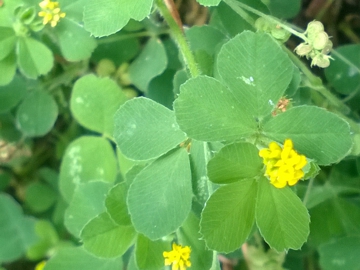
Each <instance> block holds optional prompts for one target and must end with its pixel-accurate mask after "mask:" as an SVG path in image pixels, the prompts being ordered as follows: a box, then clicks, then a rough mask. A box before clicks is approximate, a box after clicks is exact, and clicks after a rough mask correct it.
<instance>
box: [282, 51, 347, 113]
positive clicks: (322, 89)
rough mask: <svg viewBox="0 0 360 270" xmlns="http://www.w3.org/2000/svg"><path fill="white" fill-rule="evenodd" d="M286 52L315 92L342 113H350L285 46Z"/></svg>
mask: <svg viewBox="0 0 360 270" xmlns="http://www.w3.org/2000/svg"><path fill="white" fill-rule="evenodd" d="M283 48H284V50H285V51H286V52H287V53H288V55H289V57H290V58H291V60H293V62H294V64H295V65H296V66H297V67H298V68H299V69H300V70H301V71H302V73H303V74H304V75H305V77H306V78H307V80H308V82H309V83H310V85H309V86H310V87H311V88H312V89H314V90H315V91H317V92H319V93H320V94H321V95H322V96H324V97H325V98H326V99H327V100H328V101H329V102H330V103H331V104H332V105H333V106H334V107H335V108H337V109H338V110H339V111H341V112H342V113H345V114H347V113H349V112H350V109H349V108H348V107H347V106H346V105H345V104H344V103H343V102H342V101H341V100H340V99H339V98H337V97H336V96H335V95H334V94H332V93H331V92H330V91H329V90H328V89H327V88H326V87H324V85H323V83H322V80H321V79H320V78H319V77H317V76H315V75H314V74H313V73H312V72H311V71H310V70H309V69H308V67H307V66H306V65H305V64H304V63H303V62H302V61H301V60H300V59H299V58H298V57H297V56H295V55H294V54H293V53H292V52H291V51H290V50H289V49H288V48H286V47H285V46H283Z"/></svg>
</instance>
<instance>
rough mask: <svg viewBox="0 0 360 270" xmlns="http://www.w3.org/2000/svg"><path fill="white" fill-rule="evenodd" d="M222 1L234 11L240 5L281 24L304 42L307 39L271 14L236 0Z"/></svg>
mask: <svg viewBox="0 0 360 270" xmlns="http://www.w3.org/2000/svg"><path fill="white" fill-rule="evenodd" d="M224 2H225V3H226V4H227V5H228V6H229V7H231V8H232V9H233V10H234V11H235V12H237V9H236V7H241V8H243V9H245V10H247V11H250V12H251V13H253V14H255V15H258V16H260V17H263V18H265V19H267V20H268V21H270V22H273V23H276V24H277V25H279V26H281V27H282V28H283V29H285V30H287V31H289V32H290V33H292V34H293V35H295V36H297V37H299V38H301V39H302V40H304V41H306V42H308V39H307V37H306V36H305V35H304V34H302V33H300V32H298V31H296V30H294V29H293V28H291V27H289V26H288V25H286V24H285V23H283V22H281V21H280V20H278V19H276V18H274V17H272V16H269V15H266V14H264V13H262V12H260V11H258V10H256V9H254V8H252V7H250V6H248V5H246V4H244V3H241V2H238V1H236V0H224ZM237 13H238V12H237ZM238 14H239V15H240V16H241V14H240V13H238Z"/></svg>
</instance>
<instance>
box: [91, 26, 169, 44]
mask: <svg viewBox="0 0 360 270" xmlns="http://www.w3.org/2000/svg"><path fill="white" fill-rule="evenodd" d="M164 34H170V32H169V30H168V29H166V30H162V31H158V32H151V31H143V32H137V33H129V34H123V35H115V36H110V37H107V38H102V39H99V40H98V41H97V43H98V44H107V43H112V42H116V41H121V40H126V39H130V38H139V37H156V36H159V35H164Z"/></svg>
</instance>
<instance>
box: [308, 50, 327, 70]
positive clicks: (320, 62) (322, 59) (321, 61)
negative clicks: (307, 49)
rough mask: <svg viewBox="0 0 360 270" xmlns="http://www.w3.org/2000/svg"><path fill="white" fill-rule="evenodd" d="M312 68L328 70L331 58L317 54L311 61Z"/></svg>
mask: <svg viewBox="0 0 360 270" xmlns="http://www.w3.org/2000/svg"><path fill="white" fill-rule="evenodd" d="M311 66H318V67H321V68H327V67H328V66H330V56H328V55H324V54H321V53H320V54H317V55H316V56H315V57H314V58H313V60H312V61H311Z"/></svg>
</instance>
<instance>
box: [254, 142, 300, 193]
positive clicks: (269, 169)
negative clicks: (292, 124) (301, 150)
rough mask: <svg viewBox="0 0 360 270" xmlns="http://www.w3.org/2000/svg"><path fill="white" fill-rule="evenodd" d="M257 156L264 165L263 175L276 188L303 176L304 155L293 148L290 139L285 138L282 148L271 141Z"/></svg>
mask: <svg viewBox="0 0 360 270" xmlns="http://www.w3.org/2000/svg"><path fill="white" fill-rule="evenodd" d="M259 156H260V157H262V158H263V160H264V161H263V162H264V164H265V165H266V171H265V175H266V176H268V177H269V178H270V183H271V184H273V185H274V186H275V187H277V188H283V187H285V186H286V184H288V185H289V186H293V185H295V184H296V183H297V182H298V181H299V180H300V179H301V178H302V177H304V172H303V170H302V169H303V168H304V167H305V165H306V163H307V161H306V157H305V156H304V155H299V154H298V153H297V152H296V151H295V150H294V149H293V142H292V140H291V139H286V140H285V142H284V146H283V148H281V146H280V145H279V144H277V143H276V142H271V143H270V144H269V148H265V149H261V150H260V151H259Z"/></svg>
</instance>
